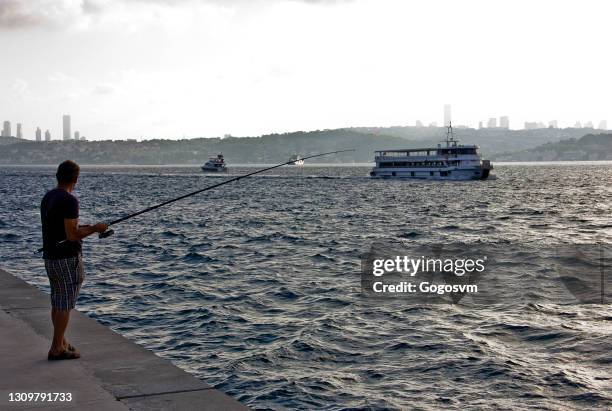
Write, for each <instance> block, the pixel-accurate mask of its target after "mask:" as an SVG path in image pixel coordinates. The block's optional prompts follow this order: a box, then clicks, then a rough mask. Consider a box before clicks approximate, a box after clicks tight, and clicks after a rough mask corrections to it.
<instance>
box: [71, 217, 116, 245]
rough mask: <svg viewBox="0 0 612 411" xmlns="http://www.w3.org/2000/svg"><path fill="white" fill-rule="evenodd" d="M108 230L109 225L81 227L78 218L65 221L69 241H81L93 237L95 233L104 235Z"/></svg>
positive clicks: (100, 224) (99, 224)
mask: <svg viewBox="0 0 612 411" xmlns="http://www.w3.org/2000/svg"><path fill="white" fill-rule="evenodd" d="M107 228H108V224H105V223H98V224H96V225H81V226H80V225H79V220H78V219H77V218H72V219H68V218H65V219H64V229H65V230H66V237H67V238H68V241H79V240H82V239H83V238H85V237H87V236H90V235H92V234H93V233H103V232H105V231H106V229H107Z"/></svg>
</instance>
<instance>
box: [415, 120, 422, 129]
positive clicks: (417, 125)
mask: <svg viewBox="0 0 612 411" xmlns="http://www.w3.org/2000/svg"><path fill="white" fill-rule="evenodd" d="M415 127H423V122H422V121H421V120H417V121H416V123H415Z"/></svg>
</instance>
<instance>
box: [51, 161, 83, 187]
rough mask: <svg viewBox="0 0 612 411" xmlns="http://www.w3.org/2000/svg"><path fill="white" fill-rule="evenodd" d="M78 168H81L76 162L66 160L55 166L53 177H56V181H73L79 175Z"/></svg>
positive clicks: (65, 182) (66, 182)
mask: <svg viewBox="0 0 612 411" xmlns="http://www.w3.org/2000/svg"><path fill="white" fill-rule="evenodd" d="M80 170H81V168H80V167H79V165H78V164H77V163H75V162H74V161H71V160H66V161H64V162H63V163H62V164H60V165H59V166H58V167H57V173H55V177H57V182H58V183H64V184H69V183H75V182H76V181H77V178H78V177H79V171H80Z"/></svg>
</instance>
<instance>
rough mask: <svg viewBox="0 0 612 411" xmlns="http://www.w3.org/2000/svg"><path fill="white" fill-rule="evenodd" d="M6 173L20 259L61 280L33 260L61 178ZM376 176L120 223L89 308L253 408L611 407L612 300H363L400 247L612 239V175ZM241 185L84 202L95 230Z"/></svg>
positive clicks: (102, 177) (331, 178)
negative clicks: (367, 256) (371, 260)
mask: <svg viewBox="0 0 612 411" xmlns="http://www.w3.org/2000/svg"><path fill="white" fill-rule="evenodd" d="M251 170H252V169H250V168H244V169H241V170H238V171H240V172H242V171H245V172H248V171H251ZM0 173H1V176H2V178H1V179H0V196H2V198H3V206H2V207H1V208H0V240H1V241H2V247H3V249H2V257H3V261H4V262H5V267H6V268H8V269H9V270H11V271H13V272H15V273H16V274H18V275H20V276H21V277H23V278H24V279H27V280H28V281H30V282H32V283H35V284H37V285H39V286H40V287H42V288H46V287H47V286H46V276H45V274H44V268H43V264H42V261H41V260H40V259H38V258H33V254H32V251H33V250H34V249H36V248H37V247H39V246H40V233H39V216H38V208H37V207H38V204H39V203H40V198H41V197H42V195H43V194H44V192H45V190H46V189H48V188H50V187H51V186H52V185H53V172H52V170H51V169H49V170H45V169H41V168H32V169H29V168H12V169H11V168H8V169H4V170H1V171H0ZM232 173H233V172H232ZM367 173H368V169H367V168H365V167H329V168H316V167H307V168H305V169H302V168H299V167H296V168H293V167H291V168H286V169H281V170H274V173H271V175H268V176H265V177H264V178H250V179H248V180H243V181H241V182H239V183H235V184H231V185H228V186H225V187H224V188H223V189H219V190H212V191H209V192H206V193H204V194H202V195H199V196H196V197H192V198H190V199H187V200H185V201H183V202H180V203H177V204H175V205H173V206H171V207H168V208H163V209H160V210H158V211H156V212H153V213H149V214H145V215H142V216H141V217H138V218H136V219H134V220H132V222H131V223H130V224H122V225H117V226H116V227H115V228H116V235H115V236H114V237H111V238H109V239H107V240H97V239H91V240H87V241H86V245H85V261H86V272H87V280H86V281H87V282H86V285H85V287H84V289H83V292H82V296H81V299H80V301H79V305H80V309H81V310H84V311H85V312H87V313H88V315H90V316H91V317H93V318H96V319H97V320H98V321H100V322H102V323H104V324H106V325H109V326H110V327H112V328H113V329H115V330H116V331H118V332H120V333H121V334H123V335H125V336H126V337H128V338H130V339H131V340H133V341H135V342H137V343H139V344H141V345H143V346H145V347H147V348H148V349H151V350H153V351H155V352H157V353H158V354H159V355H161V356H163V357H165V358H168V359H170V360H172V361H173V362H174V363H175V364H177V365H178V366H180V367H182V368H184V369H185V370H187V371H189V372H191V373H193V374H195V375H197V376H198V377H201V378H202V379H204V380H205V381H207V382H209V383H211V384H213V385H215V386H216V387H218V388H220V389H221V390H223V391H225V392H227V393H229V394H230V395H232V396H234V397H236V398H237V399H239V400H241V401H243V402H244V403H246V404H248V405H249V406H251V407H253V408H255V409H270V408H271V409H282V408H288V409H327V410H341V409H370V410H374V409H411V408H421V409H440V408H443V409H457V410H459V409H465V408H476V409H477V408H489V409H490V408H502V409H510V408H522V409H529V408H533V409H542V408H549V409H593V408H595V409H597V408H599V409H609V408H610V407H612V391H611V388H610V387H611V386H612V380H611V377H610V366H611V360H610V355H609V353H610V351H611V349H612V342H611V341H612V338H611V336H612V335H611V334H612V331H611V330H612V327H611V324H612V323H611V321H612V317H611V316H610V313H609V306H602V305H597V304H574V305H567V304H558V303H557V302H556V301H555V300H554V299H552V298H551V297H549V296H548V295H547V294H546V292H545V291H546V289H545V288H542V287H540V288H538V289H535V290H534V291H533V292H534V293H537V294H538V299H537V301H538V302H537V303H533V302H527V301H522V300H521V301H516V302H513V303H509V304H503V305H502V304H491V305H484V306H478V307H471V306H467V305H464V304H457V305H416V304H408V303H406V302H405V301H382V302H381V301H372V300H369V299H367V298H365V297H363V296H361V295H360V292H359V291H360V288H359V287H360V285H359V272H360V255H361V254H362V253H364V252H365V251H367V250H368V248H369V247H370V246H371V245H372V244H373V243H374V242H376V241H379V240H383V239H384V240H388V239H396V240H398V241H406V242H414V243H418V244H421V243H422V244H435V243H442V244H444V243H448V242H451V241H452V242H464V243H474V244H479V243H485V244H489V243H492V244H497V245H500V246H504V245H508V244H529V246H530V247H532V248H535V249H536V250H537V249H538V247H540V248H541V249H542V250H543V249H545V248H546V247H550V246H551V245H555V244H559V243H574V242H576V243H589V242H594V241H600V240H605V239H609V238H610V234H612V231H611V224H610V215H612V214H611V212H612V190H611V189H610V187H609V181H611V180H612V167H610V166H609V165H585V166H583V167H582V168H576V167H568V166H563V165H548V166H542V167H527V168H525V167H520V166H499V167H497V170H496V173H497V174H498V176H499V178H498V179H497V180H491V181H477V182H427V181H379V180H370V179H369V178H367ZM230 174H231V173H230ZM227 177H228V176H209V175H206V176H205V175H202V174H200V173H199V172H198V170H197V168H186V167H181V168H172V167H167V168H146V167H143V168H135V167H134V168H120V167H119V168H108V167H103V168H91V167H89V168H85V169H84V174H83V176H82V178H81V181H80V182H79V185H78V187H77V193H76V194H77V195H78V196H79V199H80V202H81V212H82V216H81V219H82V220H83V221H93V220H98V219H103V220H110V219H114V218H117V217H118V216H121V215H123V214H127V213H129V212H131V211H134V210H138V209H140V208H144V207H146V206H149V205H151V204H153V203H156V202H158V201H163V200H165V199H168V198H172V197H174V196H177V195H180V194H182V193H185V192H189V191H193V190H195V189H198V188H201V187H203V186H206V185H207V184H209V183H211V182H217V181H219V179H220V178H227ZM230 177H231V175H230ZM508 267H510V268H512V267H514V268H512V269H514V270H516V271H515V273H514V274H515V277H516V281H526V280H529V279H533V278H544V277H545V276H546V275H548V273H549V271H550V267H549V266H547V265H546V260H545V259H544V258H535V259H531V260H529V261H526V262H525V264H516V265H514V266H512V265H508ZM508 286H509V287H512V284H509V285H508Z"/></svg>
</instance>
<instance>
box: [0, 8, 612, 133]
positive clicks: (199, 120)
mask: <svg viewBox="0 0 612 411" xmlns="http://www.w3.org/2000/svg"><path fill="white" fill-rule="evenodd" d="M608 3H609V1H607V0H602V1H590V0H582V1H559V0H557V1H544V0H539V1H534V0H510V1H506V0H496V1H490V0H482V1H476V0H461V1H458V0H421V1H419V0H416V1H407V0H397V1H393V0H352V1H350V0H347V1H342V0H337V1H331V0H330V1H325V0H318V1H317V0H310V1H309V0H267V1H266V0H200V1H197V0H24V1H17V0H0V50H1V53H2V55H1V60H2V62H1V64H0V90H1V92H0V119H1V120H10V121H11V123H12V124H13V130H14V124H15V123H16V122H21V123H23V128H24V136H25V137H26V138H33V134H34V129H35V128H36V126H40V127H41V128H42V129H43V131H44V130H45V129H47V128H48V129H50V131H51V133H52V136H53V138H54V139H56V138H60V137H61V116H62V114H64V113H69V114H71V115H72V123H73V131H74V130H80V131H81V134H82V135H85V136H87V137H88V138H89V139H109V138H113V139H114V138H138V139H140V138H142V137H146V138H153V137H167V138H181V137H183V136H186V137H197V136H218V135H222V134H226V133H230V134H232V135H237V136H243V135H260V134H264V133H270V132H285V131H293V130H313V129H323V128H336V127H347V126H389V125H414V123H415V121H416V120H417V119H420V120H421V121H423V122H425V123H429V122H432V121H437V122H438V124H441V123H442V113H443V111H442V107H443V105H444V104H445V103H450V104H452V107H453V122H454V123H455V124H467V125H471V126H477V124H478V121H479V120H484V121H486V119H487V118H488V117H494V116H495V117H499V116H501V115H508V116H510V123H511V128H522V127H523V122H524V121H534V120H537V121H545V122H548V121H549V120H552V119H557V120H559V122H560V125H561V126H572V125H573V124H574V123H575V122H576V121H582V122H584V121H586V120H591V121H593V122H594V124H595V125H597V124H598V123H599V121H600V120H603V119H608V122H609V123H612V121H610V120H612V100H611V99H610V96H611V95H612V85H611V84H612V83H611V81H610V77H611V73H612V72H611V71H610V67H612V59H611V57H610V56H611V51H610V50H611V48H610V44H609V38H610V33H609V27H610V15H611V13H610V12H611V11H612V7H611V6H609V5H608ZM13 134H14V132H13Z"/></svg>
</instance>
